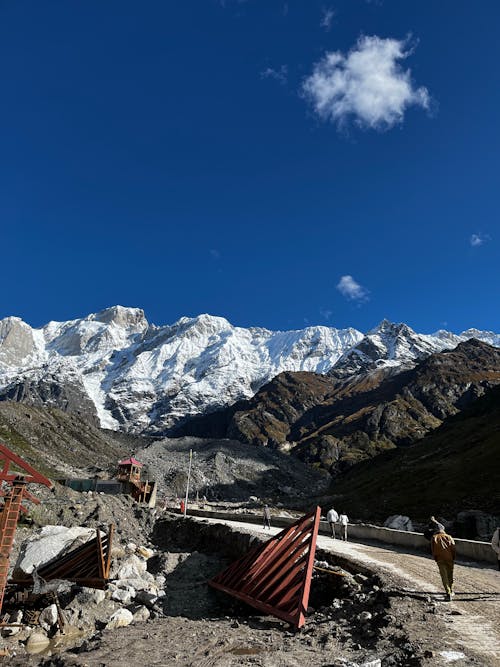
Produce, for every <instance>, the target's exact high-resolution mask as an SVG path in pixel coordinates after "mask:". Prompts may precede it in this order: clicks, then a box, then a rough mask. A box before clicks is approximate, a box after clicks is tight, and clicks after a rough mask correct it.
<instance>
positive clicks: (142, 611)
mask: <svg viewBox="0 0 500 667" xmlns="http://www.w3.org/2000/svg"><path fill="white" fill-rule="evenodd" d="M133 616H134V623H144V622H145V621H147V620H148V618H149V617H150V616H151V612H150V611H149V609H148V608H147V607H146V606H145V605H143V604H142V605H141V606H140V607H138V608H137V609H136V610H135V611H134V612H133Z"/></svg>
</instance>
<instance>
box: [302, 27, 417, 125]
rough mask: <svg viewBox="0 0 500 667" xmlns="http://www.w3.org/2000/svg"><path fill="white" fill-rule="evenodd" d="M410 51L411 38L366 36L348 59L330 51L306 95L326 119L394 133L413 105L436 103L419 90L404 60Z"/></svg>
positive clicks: (310, 79) (306, 86)
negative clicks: (409, 41) (391, 130)
mask: <svg viewBox="0 0 500 667" xmlns="http://www.w3.org/2000/svg"><path fill="white" fill-rule="evenodd" d="M407 47H408V41H407V40H397V39H382V38H380V37H377V36H373V37H360V38H359V39H358V41H357V43H356V46H355V47H354V48H352V49H351V50H350V51H349V53H348V54H347V55H344V54H343V53H341V52H340V51H332V52H329V53H326V55H325V56H324V58H322V60H320V61H319V62H317V63H316V64H315V65H314V69H313V72H312V74H311V75H310V76H309V77H308V78H307V79H306V80H305V82H304V84H303V91H304V93H305V95H306V97H307V98H308V99H309V100H310V101H311V103H312V105H313V107H314V110H315V111H316V113H317V114H318V115H319V116H320V117H321V118H323V119H325V120H330V121H332V122H334V123H337V124H338V125H339V126H343V125H345V124H346V123H347V122H348V121H349V120H354V122H356V123H357V124H358V125H360V126H362V127H368V128H372V129H379V130H383V129H388V128H390V127H392V126H393V125H395V124H396V123H400V122H401V121H402V120H403V117H404V113H405V111H406V109H407V107H409V106H411V105H417V106H421V107H423V108H424V109H428V108H429V104H430V97H429V93H428V91H427V88H424V87H423V86H422V87H420V88H415V87H414V85H413V82H412V80H411V72H410V70H409V69H407V70H404V69H403V68H402V67H401V65H400V64H399V62H398V61H400V60H404V59H405V58H407V57H408V56H409V55H410V54H411V49H409V48H407Z"/></svg>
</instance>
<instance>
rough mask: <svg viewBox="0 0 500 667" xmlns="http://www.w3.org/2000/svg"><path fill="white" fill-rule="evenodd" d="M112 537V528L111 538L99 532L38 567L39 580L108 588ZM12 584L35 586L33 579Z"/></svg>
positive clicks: (16, 581)
mask: <svg viewBox="0 0 500 667" xmlns="http://www.w3.org/2000/svg"><path fill="white" fill-rule="evenodd" d="M113 533H114V526H113V524H110V526H109V530H108V534H107V535H104V537H102V536H101V531H100V530H99V529H97V530H96V536H95V538H94V539H92V540H89V541H88V542H85V544H82V545H80V546H79V547H76V549H73V550H72V551H68V552H67V553H65V554H63V555H62V556H58V557H57V558H55V559H54V560H52V561H51V562H50V563H46V564H45V565H42V567H39V568H38V569H37V571H36V575H37V578H38V577H41V579H42V580H44V581H51V580H53V579H65V580H66V581H72V582H73V583H75V584H80V586H88V587H89V588H105V586H106V584H107V582H108V579H109V570H110V567H111V547H112V542H113ZM10 583H12V584H16V585H18V586H32V585H33V583H34V582H33V577H26V578H16V579H11V581H10Z"/></svg>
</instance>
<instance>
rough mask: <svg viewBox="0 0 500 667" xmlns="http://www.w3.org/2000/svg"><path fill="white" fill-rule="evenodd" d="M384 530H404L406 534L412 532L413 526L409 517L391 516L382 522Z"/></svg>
mask: <svg viewBox="0 0 500 667" xmlns="http://www.w3.org/2000/svg"><path fill="white" fill-rule="evenodd" d="M384 527H385V528H392V529H393V530H405V531H408V532H411V533H412V532H413V524H412V522H411V519H410V517H409V516H403V515H402V514H393V515H392V516H390V517H389V518H388V519H386V520H385V521H384Z"/></svg>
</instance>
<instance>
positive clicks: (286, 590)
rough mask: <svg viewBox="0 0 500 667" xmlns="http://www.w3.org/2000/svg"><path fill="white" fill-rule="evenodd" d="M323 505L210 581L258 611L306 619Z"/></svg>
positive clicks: (295, 622)
mask: <svg viewBox="0 0 500 667" xmlns="http://www.w3.org/2000/svg"><path fill="white" fill-rule="evenodd" d="M320 515H321V509H320V508H319V507H317V508H316V509H315V510H314V512H311V513H310V514H306V515H305V516H303V517H302V518H301V519H299V520H298V521H296V522H295V523H294V524H292V525H291V526H288V528H285V530H282V531H281V533H279V534H278V535H276V536H275V537H272V538H271V539H270V540H268V541H267V542H266V543H265V544H263V545H261V546H259V547H255V548H254V549H251V550H250V551H249V552H248V553H247V554H246V555H245V556H243V557H242V558H240V559H239V560H237V561H235V562H234V563H232V564H231V565H230V566H229V567H228V568H227V569H226V570H224V571H223V572H221V573H219V574H218V575H217V576H216V577H214V579H212V580H211V581H209V582H208V583H209V585H210V586H212V587H213V588H216V589H218V590H220V591H224V592H225V593H229V595H232V596H233V597H235V598H238V599H239V600H242V601H243V602H246V603H247V604H249V605H251V606H252V607H255V608H256V609H258V610H259V611H263V612H265V613H267V614H272V615H273V616H277V617H278V618H281V619H283V620H284V621H288V622H289V623H291V624H292V625H295V626H296V627H297V628H300V627H302V626H303V625H304V623H305V613H306V611H307V604H308V601H309V591H310V588H311V575H312V570H313V565H314V554H315V552H316V538H317V535H318V528H319V521H320Z"/></svg>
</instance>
